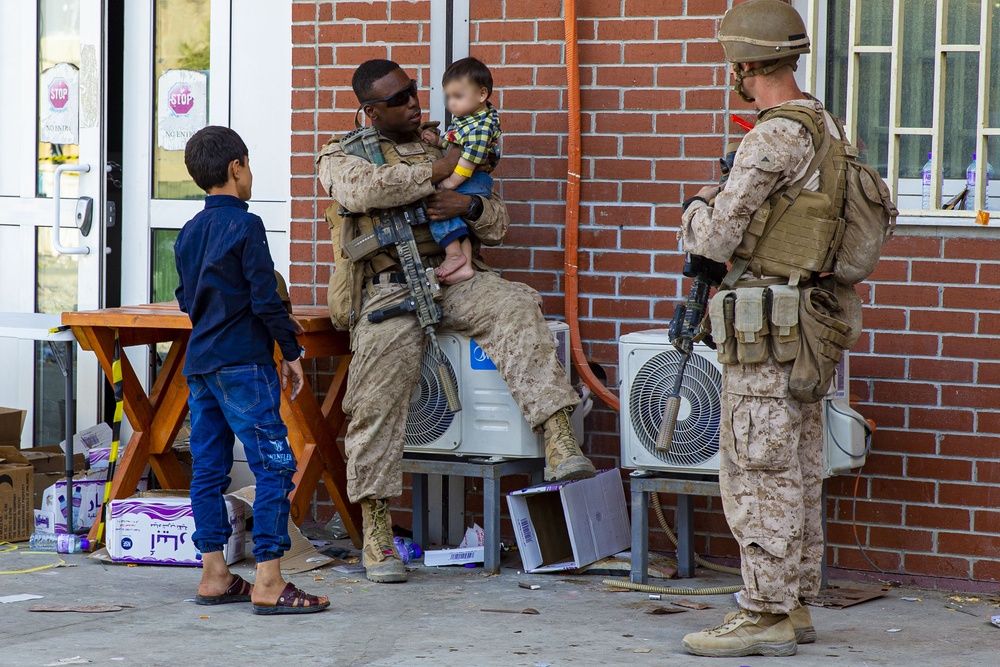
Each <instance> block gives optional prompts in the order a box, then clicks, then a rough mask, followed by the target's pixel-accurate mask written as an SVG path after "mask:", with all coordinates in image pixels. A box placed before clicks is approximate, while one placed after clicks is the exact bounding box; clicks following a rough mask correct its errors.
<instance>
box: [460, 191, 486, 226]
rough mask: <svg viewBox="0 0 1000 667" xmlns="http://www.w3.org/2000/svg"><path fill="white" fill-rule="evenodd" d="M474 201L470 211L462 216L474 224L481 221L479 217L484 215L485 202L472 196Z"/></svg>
mask: <svg viewBox="0 0 1000 667" xmlns="http://www.w3.org/2000/svg"><path fill="white" fill-rule="evenodd" d="M470 197H471V198H472V200H471V201H470V202H469V210H468V211H466V212H465V215H463V216H462V218H464V219H465V220H466V221H467V222H474V221H475V220H479V216H481V215H482V214H483V200H482V198H481V197H479V196H478V195H470Z"/></svg>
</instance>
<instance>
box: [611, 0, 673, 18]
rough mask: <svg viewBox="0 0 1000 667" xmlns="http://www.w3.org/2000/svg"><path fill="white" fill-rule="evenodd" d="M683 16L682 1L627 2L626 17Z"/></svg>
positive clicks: (632, 0)
mask: <svg viewBox="0 0 1000 667" xmlns="http://www.w3.org/2000/svg"><path fill="white" fill-rule="evenodd" d="M607 4H612V3H607ZM615 4H617V3H615ZM682 14H683V5H682V3H681V0H625V16H681V15H682Z"/></svg>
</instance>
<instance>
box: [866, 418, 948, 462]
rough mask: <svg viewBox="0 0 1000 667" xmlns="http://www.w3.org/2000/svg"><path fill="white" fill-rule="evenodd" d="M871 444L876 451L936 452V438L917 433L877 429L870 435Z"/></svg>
mask: <svg viewBox="0 0 1000 667" xmlns="http://www.w3.org/2000/svg"><path fill="white" fill-rule="evenodd" d="M863 412H864V413H867V412H868V409H867V408H864V409H863ZM872 442H873V449H875V450H876V451H890V452H902V453H904V454H907V453H912V454H934V453H935V452H936V451H937V436H936V435H935V434H933V433H921V432H919V431H909V430H907V431H898V430H895V429H887V428H881V427H877V428H876V429H875V433H874V434H873V435H872Z"/></svg>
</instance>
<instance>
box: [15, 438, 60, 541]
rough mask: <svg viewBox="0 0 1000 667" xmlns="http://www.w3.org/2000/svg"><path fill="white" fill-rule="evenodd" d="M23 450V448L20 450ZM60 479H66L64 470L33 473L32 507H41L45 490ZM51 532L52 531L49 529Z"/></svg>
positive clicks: (38, 508) (37, 508)
mask: <svg viewBox="0 0 1000 667" xmlns="http://www.w3.org/2000/svg"><path fill="white" fill-rule="evenodd" d="M22 451H23V450H22ZM61 479H66V473H64V472H36V473H35V497H34V501H35V502H34V508H35V509H36V510H40V509H42V503H43V501H44V499H45V491H46V489H48V488H49V487H50V486H52V485H54V484H55V483H56V482H58V481H59V480H61ZM49 532H52V531H49Z"/></svg>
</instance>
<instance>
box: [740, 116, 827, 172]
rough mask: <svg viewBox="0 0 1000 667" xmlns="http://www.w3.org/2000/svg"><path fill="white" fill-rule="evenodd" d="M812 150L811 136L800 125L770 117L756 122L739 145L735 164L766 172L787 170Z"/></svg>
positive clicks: (797, 163) (784, 119)
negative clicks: (758, 122) (755, 125)
mask: <svg viewBox="0 0 1000 667" xmlns="http://www.w3.org/2000/svg"><path fill="white" fill-rule="evenodd" d="M811 149H812V139H811V138H810V137H809V133H808V132H807V131H806V129H805V128H804V127H803V126H802V125H801V124H800V123H796V122H795V121H793V120H788V119H786V118H772V119H769V120H767V121H764V122H762V123H760V124H758V125H757V127H755V128H754V129H753V130H752V131H751V132H750V133H749V134H747V136H746V137H745V138H744V139H743V142H742V143H741V144H740V147H739V150H738V151H737V153H736V161H735V166H737V167H742V168H743V169H759V170H761V171H767V172H787V171H789V170H791V169H793V168H794V167H796V166H797V165H799V164H800V163H801V162H802V160H803V158H804V157H806V156H807V155H808V153H809V151H810V150H811Z"/></svg>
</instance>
